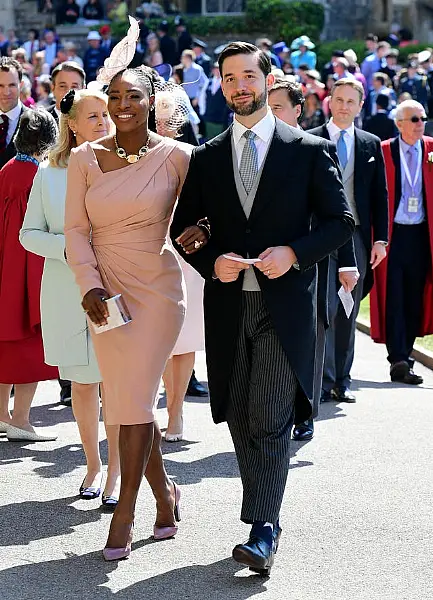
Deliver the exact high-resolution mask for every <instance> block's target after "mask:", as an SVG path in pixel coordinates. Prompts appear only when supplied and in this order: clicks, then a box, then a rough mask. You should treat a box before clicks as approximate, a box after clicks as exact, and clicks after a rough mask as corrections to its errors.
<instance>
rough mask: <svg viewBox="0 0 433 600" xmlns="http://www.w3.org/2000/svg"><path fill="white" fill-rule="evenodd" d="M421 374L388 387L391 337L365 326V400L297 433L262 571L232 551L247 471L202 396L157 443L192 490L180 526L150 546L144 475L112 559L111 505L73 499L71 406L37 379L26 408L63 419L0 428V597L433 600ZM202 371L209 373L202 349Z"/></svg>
mask: <svg viewBox="0 0 433 600" xmlns="http://www.w3.org/2000/svg"><path fill="white" fill-rule="evenodd" d="M417 371H419V372H420V373H422V374H423V375H424V377H425V384H424V386H423V387H420V388H416V389H412V388H408V387H403V386H401V387H400V386H398V385H391V384H390V383H388V372H387V365H386V362H385V351H384V348H383V347H382V346H377V345H374V344H373V343H372V342H371V341H370V340H369V339H368V338H367V337H366V336H364V335H363V334H358V338H357V359H356V363H355V366H354V377H355V379H356V381H355V384H354V386H353V387H354V389H355V390H356V391H357V397H358V402H357V404H355V405H344V404H340V405H337V404H334V403H333V404H329V405H324V406H323V407H322V411H321V412H322V414H321V418H320V420H319V421H318V423H317V426H316V437H315V439H314V440H313V441H312V442H310V443H307V444H303V445H302V444H296V443H294V444H293V458H292V468H291V471H290V475H289V484H288V487H287V493H286V497H285V502H284V507H283V512H282V524H283V527H284V532H283V538H282V542H281V546H280V551H279V553H278V555H277V560H276V563H275V566H274V569H273V571H272V576H271V578H270V579H268V580H263V579H260V578H257V577H255V576H251V575H249V572H248V571H247V570H245V569H240V568H239V566H238V565H236V563H234V562H233V561H232V560H231V558H230V554H231V549H232V546H233V545H234V544H235V543H238V542H239V541H241V540H243V539H244V538H245V536H246V534H247V528H246V526H244V525H243V524H241V523H240V522H239V521H238V508H239V498H240V482H239V478H238V475H237V468H236V462H235V458H234V454H233V448H232V444H231V441H230V438H229V435H228V431H227V428H226V426H225V425H220V426H214V425H213V423H212V421H211V418H210V413H209V407H208V405H207V403H206V402H205V401H201V400H199V401H195V400H194V399H190V400H189V401H188V402H187V404H186V410H185V413H186V414H185V417H186V419H185V420H186V432H185V433H186V437H187V439H186V441H184V442H182V443H181V444H176V445H175V446H173V445H165V447H164V452H165V458H166V461H167V467H168V470H169V472H170V474H171V475H172V476H173V477H175V478H176V481H177V482H178V483H179V484H180V485H181V486H182V491H183V520H182V522H181V529H180V533H179V535H178V537H177V538H176V539H175V540H170V541H166V542H159V543H154V542H153V540H152V538H151V537H150V536H151V531H152V523H153V518H154V508H153V501H152V498H151V496H150V494H149V490H148V489H147V486H146V485H143V490H142V492H141V495H140V502H139V507H138V511H137V526H136V534H135V541H134V546H133V548H134V551H133V554H132V555H131V558H130V559H129V560H128V561H123V562H119V563H118V564H116V563H104V562H103V561H102V558H101V548H102V547H103V545H104V542H105V539H106V534H107V528H108V524H109V520H110V516H109V515H106V514H103V513H102V512H101V511H100V510H99V503H98V501H92V502H86V501H82V500H79V499H77V497H76V495H75V494H76V492H77V490H78V486H79V484H80V482H81V480H82V478H83V476H84V462H83V455H82V452H81V450H80V447H79V445H78V440H79V438H78V435H77V430H76V426H75V425H74V422H73V420H72V414H71V410H70V409H68V408H65V407H60V406H59V405H58V404H57V403H56V402H57V394H58V386H57V384H56V383H52V382H49V383H44V384H41V385H40V386H39V389H38V393H37V399H36V402H35V407H34V409H33V416H34V419H35V421H36V422H37V423H38V424H39V425H41V426H45V425H49V426H54V427H55V428H56V430H57V432H58V434H59V439H58V441H57V442H53V443H46V444H17V443H9V442H7V441H6V440H5V439H4V437H3V438H1V437H0V599H1V600H90V599H93V598H96V599H101V600H136V599H140V600H156V599H158V600H165V599H167V600H172V599H177V598H179V600H189V599H193V600H222V599H224V600H225V599H227V600H247V599H249V598H253V597H255V596H257V597H260V599H261V600H262V599H263V600H266V599H268V598H269V599H272V600H310V599H315V600H364V599H365V600H370V599H374V600H375V599H380V600H412V599H413V600H415V599H416V600H430V599H431V598H433V574H432V564H433V558H432V549H433V493H432V481H433V477H432V462H433V435H432V422H433V373H432V372H430V371H427V370H426V369H424V368H421V367H418V368H417ZM198 375H199V377H200V378H201V379H204V378H205V369H204V359H203V356H200V357H199V361H198ZM160 421H161V424H162V425H164V424H165V423H166V414H165V409H164V408H161V410H160ZM101 433H102V428H101ZM102 447H103V450H104V452H105V449H106V448H105V443H102Z"/></svg>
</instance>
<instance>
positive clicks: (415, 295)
mask: <svg viewBox="0 0 433 600" xmlns="http://www.w3.org/2000/svg"><path fill="white" fill-rule="evenodd" d="M395 121H396V125H397V128H398V130H399V132H400V135H399V136H398V137H396V138H395V139H392V140H387V141H386V142H383V143H382V148H383V154H384V157H385V168H386V178H387V182H388V190H389V220H390V247H389V254H388V258H387V260H386V261H383V263H382V264H381V265H380V267H379V268H378V269H377V271H376V274H375V275H376V278H375V279H376V281H375V286H374V288H373V290H372V293H371V297H370V309H371V310H370V312H371V337H372V338H373V340H374V341H375V342H380V343H386V347H387V350H388V361H389V362H390V364H391V367H390V375H391V380H392V381H398V382H401V383H407V384H412V385H419V384H421V383H422V382H423V380H422V377H420V376H419V375H416V374H415V373H414V372H413V364H414V361H413V359H412V358H411V354H412V350H413V345H414V342H415V338H416V337H418V336H420V337H421V336H424V335H429V334H432V333H433V283H432V256H433V139H432V138H429V137H425V136H424V135H423V134H424V124H425V121H427V118H426V113H425V109H424V106H423V105H422V104H420V103H419V102H416V101H415V100H406V101H405V102H402V103H401V104H400V105H399V106H398V107H397V112H396V116H395Z"/></svg>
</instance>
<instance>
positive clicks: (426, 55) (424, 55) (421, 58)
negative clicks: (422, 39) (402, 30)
mask: <svg viewBox="0 0 433 600" xmlns="http://www.w3.org/2000/svg"><path fill="white" fill-rule="evenodd" d="M430 59H431V52H430V50H423V51H422V52H420V53H419V54H418V62H419V63H423V62H427V61H428V60H430Z"/></svg>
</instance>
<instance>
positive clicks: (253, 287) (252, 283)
mask: <svg viewBox="0 0 433 600" xmlns="http://www.w3.org/2000/svg"><path fill="white" fill-rule="evenodd" d="M231 137H232V142H231V143H232V158H233V173H234V176H235V183H236V190H237V192H238V196H239V201H240V203H241V206H242V208H243V210H244V213H245V216H246V218H247V219H248V218H249V216H250V213H251V209H252V207H253V204H254V198H255V197H256V193H257V188H258V187H259V183H260V178H261V176H262V171H263V167H264V165H265V162H266V157H267V155H268V151H269V148H270V145H271V143H272V140H271V141H270V143H269V145H268V148H267V150H266V154H265V156H264V158H263V162H262V165H261V167H260V169H259V170H258V173H257V175H256V178H255V180H254V183H253V187H252V188H251V191H250V193H249V194H247V193H246V191H245V188H244V184H243V183H242V179H241V176H240V173H239V166H238V158H237V155H236V149H235V144H234V141H233V135H232V136H231ZM248 258H249V257H248ZM252 258H257V256H253V257H252ZM242 290H243V291H244V292H260V286H259V283H258V281H257V277H256V274H255V273H254V267H253V266H252V265H250V268H249V269H247V270H246V271H245V273H244V282H243V285H242Z"/></svg>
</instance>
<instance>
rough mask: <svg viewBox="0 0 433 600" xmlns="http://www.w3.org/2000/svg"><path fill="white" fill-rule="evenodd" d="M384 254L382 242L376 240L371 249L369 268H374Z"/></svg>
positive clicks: (384, 249)
mask: <svg viewBox="0 0 433 600" xmlns="http://www.w3.org/2000/svg"><path fill="white" fill-rule="evenodd" d="M385 256H386V248H385V246H384V245H383V244H380V243H378V242H376V243H375V244H373V248H372V249H371V258H370V264H371V268H372V269H375V268H376V267H377V266H378V265H380V263H381V262H382V261H383V259H384V258H385Z"/></svg>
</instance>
